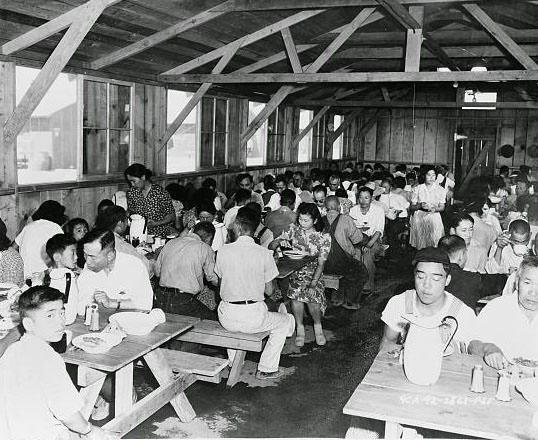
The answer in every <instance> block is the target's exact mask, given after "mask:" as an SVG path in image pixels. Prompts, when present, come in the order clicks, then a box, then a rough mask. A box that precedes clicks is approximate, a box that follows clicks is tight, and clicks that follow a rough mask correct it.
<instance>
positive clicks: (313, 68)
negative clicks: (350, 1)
mask: <svg viewBox="0 0 538 440" xmlns="http://www.w3.org/2000/svg"><path fill="white" fill-rule="evenodd" d="M372 12H374V8H364V9H363V10H361V11H360V12H359V13H358V14H357V16H356V17H355V18H354V19H353V20H352V21H351V22H350V23H348V24H347V25H346V26H345V27H344V28H343V29H342V31H341V32H340V33H339V34H338V35H337V36H336V38H335V39H334V40H333V41H332V42H331V43H330V44H329V45H328V46H327V48H326V49H325V50H324V51H323V52H322V53H321V54H320V55H319V57H318V58H316V60H315V61H314V62H313V63H312V64H310V65H309V66H308V67H307V68H306V69H303V70H304V71H305V72H307V73H313V72H317V71H318V70H319V69H320V68H321V67H322V66H323V65H324V64H325V63H326V62H327V60H328V59H329V58H330V57H331V56H332V55H334V53H335V52H336V51H337V50H338V49H339V48H340V47H341V46H342V45H343V44H344V43H345V41H346V40H347V39H348V38H349V36H350V35H351V34H353V32H355V31H356V30H357V29H358V28H359V27H360V26H361V25H362V24H363V23H364V21H365V20H366V19H367V18H368V17H369V16H370V15H371V14H372ZM293 75H299V76H300V75H304V74H296V73H294V74H293ZM294 90H296V87H295V86H283V87H281V88H280V89H279V90H278V91H277V92H276V93H275V94H274V95H273V96H272V97H271V99H270V100H269V102H268V103H267V104H266V106H265V107H264V108H263V109H262V111H261V112H260V113H259V114H258V115H257V116H256V117H255V118H254V120H253V121H252V122H251V123H250V124H249V125H248V127H247V128H246V130H245V131H244V132H243V133H242V134H241V145H243V144H246V143H247V141H248V140H249V139H250V138H251V137H252V136H253V135H254V133H256V131H257V130H258V128H260V127H261V126H262V124H263V123H264V122H265V120H266V119H267V118H268V117H269V116H270V115H271V113H273V111H275V109H276V108H277V107H278V106H279V105H280V104H281V103H282V101H284V99H286V97H287V96H288V95H289V94H290V93H293V92H294Z"/></svg>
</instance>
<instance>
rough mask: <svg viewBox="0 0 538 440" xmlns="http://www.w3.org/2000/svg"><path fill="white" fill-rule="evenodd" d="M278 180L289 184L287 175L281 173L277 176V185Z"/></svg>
mask: <svg viewBox="0 0 538 440" xmlns="http://www.w3.org/2000/svg"><path fill="white" fill-rule="evenodd" d="M278 182H282V183H283V184H284V185H287V184H288V179H286V176H285V175H284V174H279V175H277V176H276V178H275V185H276V184H277V183H278Z"/></svg>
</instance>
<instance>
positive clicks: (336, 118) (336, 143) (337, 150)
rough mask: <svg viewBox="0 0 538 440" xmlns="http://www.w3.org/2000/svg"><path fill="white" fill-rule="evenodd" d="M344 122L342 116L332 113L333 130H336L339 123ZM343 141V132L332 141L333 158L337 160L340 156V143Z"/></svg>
mask: <svg viewBox="0 0 538 440" xmlns="http://www.w3.org/2000/svg"><path fill="white" fill-rule="evenodd" d="M342 122H344V117H343V116H340V115H334V131H336V130H338V127H340V124H342ZM343 141H344V133H342V134H341V135H340V136H338V139H336V140H335V141H334V143H333V160H338V159H341V158H342V143H343Z"/></svg>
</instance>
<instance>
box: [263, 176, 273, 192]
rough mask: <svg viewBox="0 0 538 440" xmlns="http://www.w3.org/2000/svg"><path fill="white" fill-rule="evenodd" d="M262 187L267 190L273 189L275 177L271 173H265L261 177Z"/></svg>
mask: <svg viewBox="0 0 538 440" xmlns="http://www.w3.org/2000/svg"><path fill="white" fill-rule="evenodd" d="M263 188H264V189H265V191H269V190H270V189H272V190H274V189H275V178H274V177H273V176H272V175H271V174H266V175H265V176H264V177H263Z"/></svg>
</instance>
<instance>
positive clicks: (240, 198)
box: [224, 188, 252, 229]
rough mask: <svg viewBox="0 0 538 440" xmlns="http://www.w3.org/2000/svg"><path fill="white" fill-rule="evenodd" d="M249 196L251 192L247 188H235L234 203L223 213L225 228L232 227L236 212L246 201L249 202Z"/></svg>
mask: <svg viewBox="0 0 538 440" xmlns="http://www.w3.org/2000/svg"><path fill="white" fill-rule="evenodd" d="M251 197H252V194H251V193H250V192H249V191H248V190H246V189H243V188H240V189H238V190H237V192H236V193H235V205H234V206H233V207H231V208H230V209H228V211H227V212H226V214H225V215H224V226H226V229H232V224H233V222H234V220H235V216H236V215H237V212H238V211H239V209H240V208H241V207H242V206H245V205H246V204H247V203H248V202H250V199H251Z"/></svg>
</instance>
